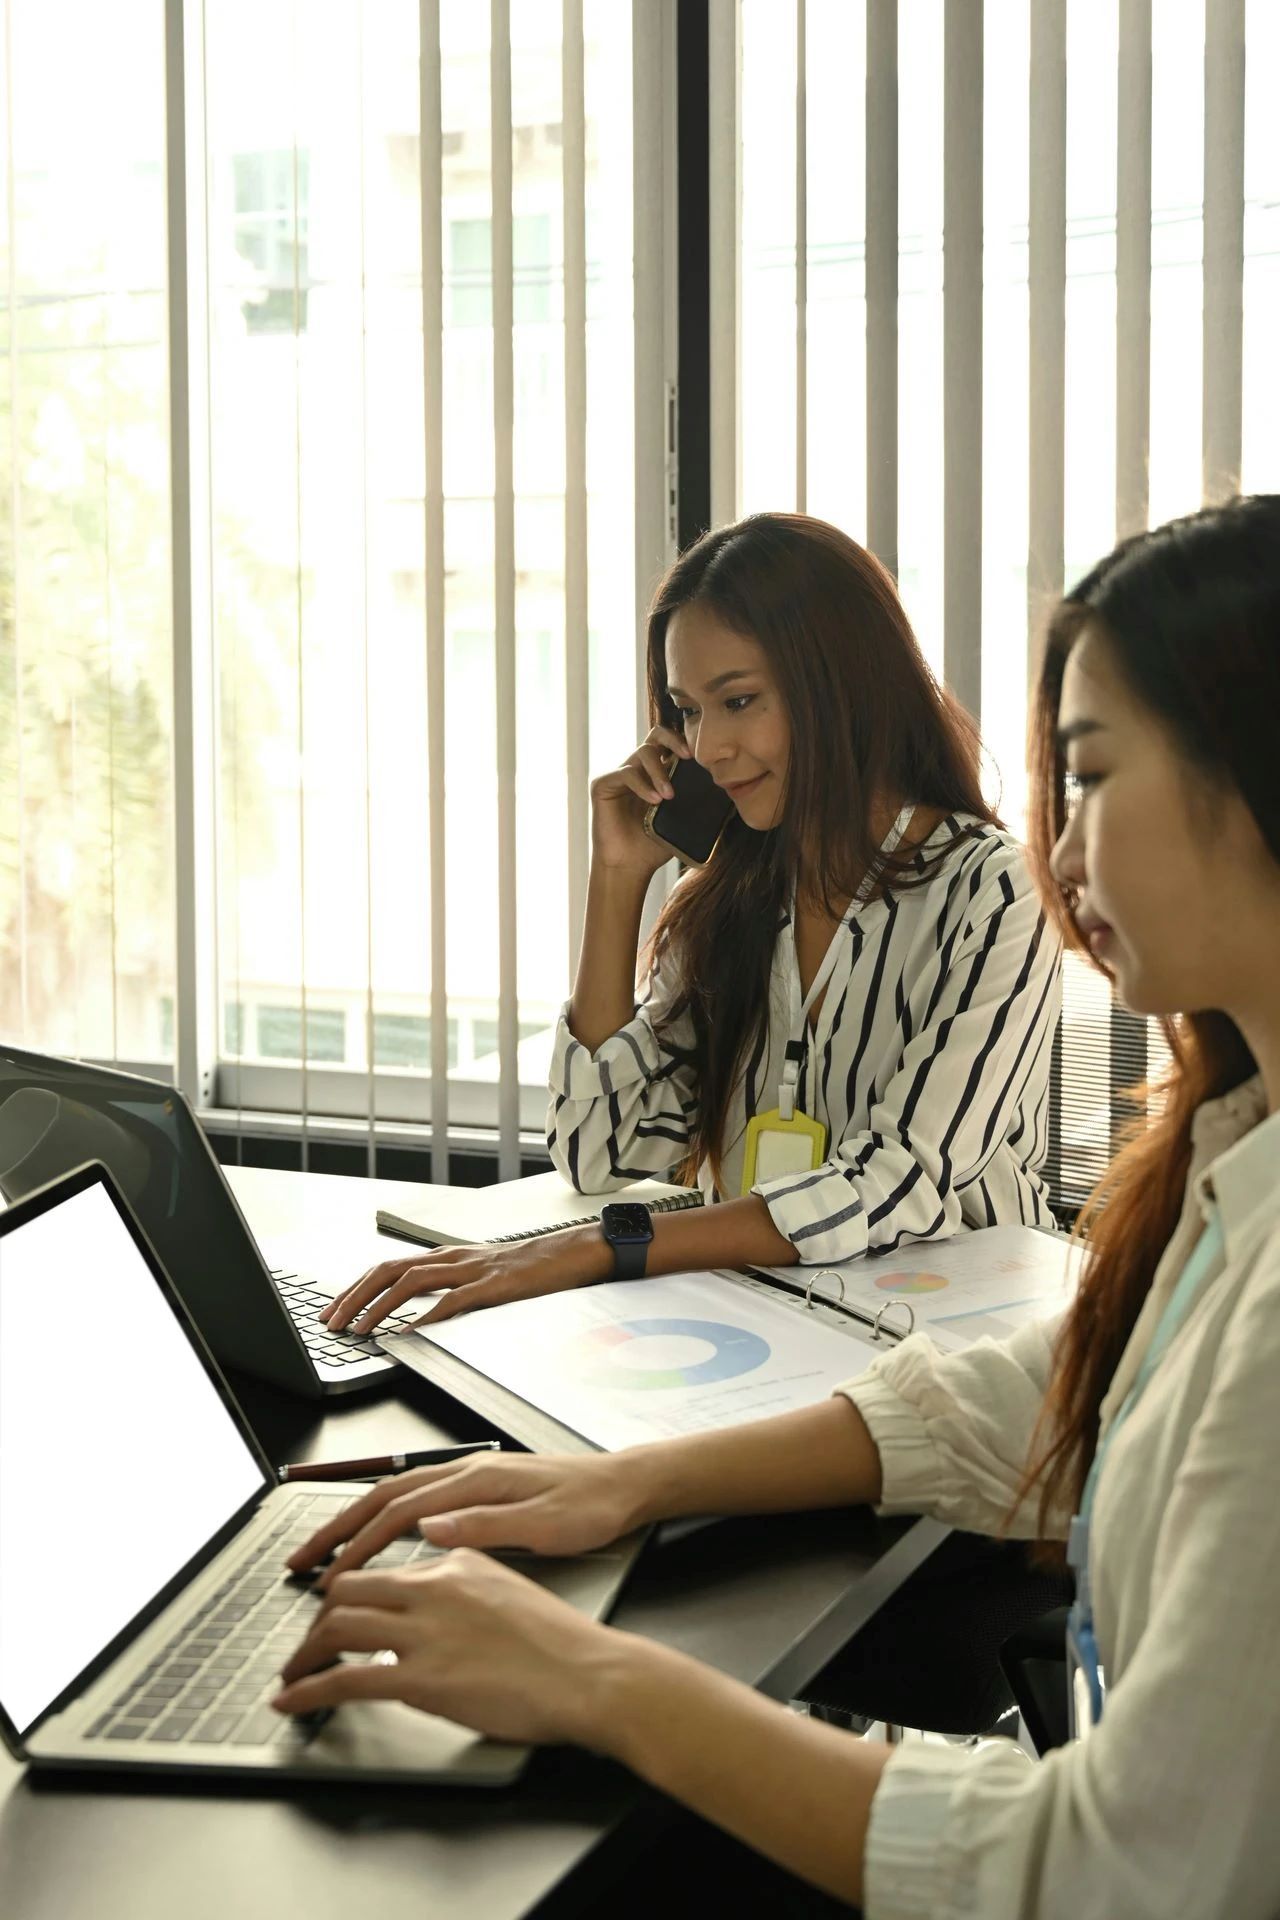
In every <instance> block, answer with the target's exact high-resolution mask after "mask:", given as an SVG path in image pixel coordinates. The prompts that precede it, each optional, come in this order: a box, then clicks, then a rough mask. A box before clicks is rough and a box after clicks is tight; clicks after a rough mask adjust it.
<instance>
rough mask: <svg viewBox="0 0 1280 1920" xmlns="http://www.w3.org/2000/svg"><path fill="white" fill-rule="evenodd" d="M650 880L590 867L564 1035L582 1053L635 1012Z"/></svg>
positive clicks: (617, 869) (596, 864)
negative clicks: (638, 954)
mask: <svg viewBox="0 0 1280 1920" xmlns="http://www.w3.org/2000/svg"><path fill="white" fill-rule="evenodd" d="M649 879H650V876H649V875H648V874H646V873H637V872H634V871H632V870H631V869H630V868H626V867H606V866H602V865H600V864H599V862H597V861H593V862H592V864H591V875H590V878H589V880H588V882H587V911H586V918H585V919H584V921H583V927H582V949H581V952H580V953H579V955H578V972H577V977H576V978H575V980H574V983H573V997H572V999H571V1000H570V1002H569V1031H570V1033H571V1034H572V1035H573V1037H574V1039H575V1040H577V1041H578V1042H579V1044H580V1045H581V1046H584V1047H585V1048H586V1049H587V1051H588V1053H594V1052H595V1051H596V1048H597V1047H599V1046H602V1045H603V1044H604V1042H605V1041H606V1040H608V1039H609V1038H610V1036H611V1035H612V1034H615V1033H617V1032H618V1030H619V1029H620V1028H621V1027H625V1026H626V1024H627V1022H628V1021H629V1020H630V1019H631V1018H632V1017H633V1015H634V1013H635V1010H636V952H637V948H638V946H639V942H640V918H641V915H642V913H643V912H644V900H645V894H646V893H647V892H648V890H649Z"/></svg>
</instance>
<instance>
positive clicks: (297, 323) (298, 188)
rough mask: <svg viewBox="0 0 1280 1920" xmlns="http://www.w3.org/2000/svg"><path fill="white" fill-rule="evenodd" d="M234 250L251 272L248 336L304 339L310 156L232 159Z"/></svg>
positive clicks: (245, 307) (245, 303)
mask: <svg viewBox="0 0 1280 1920" xmlns="http://www.w3.org/2000/svg"><path fill="white" fill-rule="evenodd" d="M231 168H232V179H233V188H232V201H233V205H234V207H235V247H236V252H237V254H238V255H239V256H240V259H241V260H242V261H243V262H244V263H245V264H246V265H247V266H249V267H251V268H252V269H253V272H254V276H255V282H256V284H255V285H254V287H253V289H252V291H250V292H249V293H247V294H246V295H245V298H244V299H243V300H242V301H241V312H242V313H243V314H244V318H245V325H246V326H247V328H248V330H249V332H250V333H294V332H297V333H305V332H306V327H307V211H308V207H309V205H310V191H309V182H310V155H309V154H308V153H307V152H306V150H305V149H304V150H303V151H302V152H301V153H299V152H297V151H296V150H295V149H292V148H283V149H277V150H276V151H275V152H273V153H237V154H233V155H232V158H231Z"/></svg>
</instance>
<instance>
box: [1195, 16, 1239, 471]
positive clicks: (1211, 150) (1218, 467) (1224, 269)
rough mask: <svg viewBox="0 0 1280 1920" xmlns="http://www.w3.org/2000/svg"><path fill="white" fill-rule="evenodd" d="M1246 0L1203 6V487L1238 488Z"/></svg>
mask: <svg viewBox="0 0 1280 1920" xmlns="http://www.w3.org/2000/svg"><path fill="white" fill-rule="evenodd" d="M1244 12H1245V0H1212V3H1211V4H1207V5H1206V7H1205V44H1204V386H1203V409H1204V412H1203V442H1202V448H1203V451H1202V460H1203V491H1204V498H1205V500H1206V501H1214V500H1222V499H1225V498H1227V497H1228V496H1229V495H1231V494H1233V493H1235V492H1237V491H1238V489H1239V486H1240V440H1241V391H1242V381H1243V367H1244V61H1245V53H1244Z"/></svg>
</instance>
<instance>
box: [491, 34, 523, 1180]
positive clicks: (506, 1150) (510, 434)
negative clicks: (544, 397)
mask: <svg viewBox="0 0 1280 1920" xmlns="http://www.w3.org/2000/svg"><path fill="white" fill-rule="evenodd" d="M489 23H490V25H489V31H490V41H489V97H490V108H489V113H490V150H491V160H490V164H491V179H492V192H493V221H492V227H491V232H492V235H493V609H494V667H495V674H494V683H495V699H496V727H497V756H498V1178H499V1179H500V1180H514V1179H515V1178H516V1177H517V1176H518V1174H519V1172H520V1084H519V1081H520V1069H519V1061H518V1059H517V1047H518V1045H519V1038H520V1029H519V1004H518V991H519V989H518V983H517V973H516V552H515V540H516V527H515V518H516V514H515V472H514V429H515V352H514V299H515V279H514V262H513V255H512V217H511V170H512V163H511V0H491V4H490V10H489Z"/></svg>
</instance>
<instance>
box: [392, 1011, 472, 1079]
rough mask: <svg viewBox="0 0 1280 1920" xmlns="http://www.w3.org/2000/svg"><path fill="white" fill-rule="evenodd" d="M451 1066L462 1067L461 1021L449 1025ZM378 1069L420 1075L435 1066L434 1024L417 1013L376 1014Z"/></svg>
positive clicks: (449, 1057) (451, 1022) (451, 1021)
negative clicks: (407, 1070)
mask: <svg viewBox="0 0 1280 1920" xmlns="http://www.w3.org/2000/svg"><path fill="white" fill-rule="evenodd" d="M448 1059H449V1065H450V1066H451V1067H456V1066H457V1064H458V1022H457V1021H456V1020H450V1022H449V1050H448ZM373 1064H374V1066H375V1067H412V1068H414V1069H415V1070H416V1071H417V1072H419V1073H424V1072H426V1071H427V1070H428V1069H429V1068H430V1066H431V1022H430V1020H428V1019H426V1018H425V1017H424V1016H422V1015H421V1014H416V1013H375V1014H374V1016H373Z"/></svg>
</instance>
